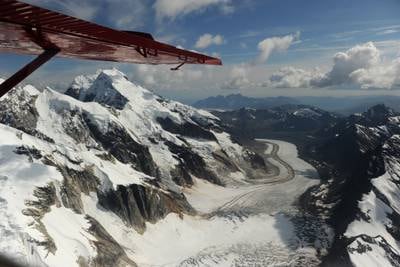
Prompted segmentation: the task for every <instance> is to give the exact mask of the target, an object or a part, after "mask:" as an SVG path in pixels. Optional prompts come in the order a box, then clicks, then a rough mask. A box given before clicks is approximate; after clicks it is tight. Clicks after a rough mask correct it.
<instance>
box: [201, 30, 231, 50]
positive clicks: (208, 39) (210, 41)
mask: <svg viewBox="0 0 400 267" xmlns="http://www.w3.org/2000/svg"><path fill="white" fill-rule="evenodd" d="M223 43H224V38H223V37H222V36H221V35H219V34H217V35H214V36H213V35H211V34H209V33H206V34H203V35H202V36H200V37H199V39H198V40H197V42H196V44H195V47H196V48H198V49H204V48H207V47H209V46H210V45H221V44H223Z"/></svg>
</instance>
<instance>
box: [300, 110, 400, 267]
mask: <svg viewBox="0 0 400 267" xmlns="http://www.w3.org/2000/svg"><path fill="white" fill-rule="evenodd" d="M399 133H400V124H399V117H398V114H396V113H395V112H393V111H392V110H390V109H388V108H386V107H385V106H383V105H377V106H374V107H372V108H371V109H369V110H368V111H367V112H365V113H363V114H357V115H352V116H350V117H348V118H345V119H343V120H341V121H340V122H339V123H337V124H336V125H334V126H333V127H330V128H327V129H324V130H323V131H321V133H320V134H324V135H325V140H324V141H323V142H321V143H320V144H319V145H317V146H316V148H315V150H314V152H313V153H314V155H312V157H314V158H318V161H319V162H320V163H321V165H324V168H326V169H328V170H329V171H328V173H330V179H329V180H328V181H326V182H325V183H324V184H322V185H321V186H318V187H316V188H314V191H313V190H311V199H312V200H311V201H310V202H309V203H311V206H309V207H308V208H309V209H311V210H314V211H317V212H319V213H320V214H321V216H324V217H326V218H327V220H329V222H330V224H331V225H332V226H333V228H334V229H335V241H334V243H333V246H332V248H331V251H330V253H329V255H328V257H326V259H325V261H324V264H323V266H337V265H340V266H399V264H400V261H399V259H400V257H399V256H400V250H399V247H398V245H397V244H398V242H399V240H400V239H399V237H400V236H399V235H398V233H397V232H398V227H399V226H400V224H399V221H398V216H399V215H398V209H397V200H396V197H397V196H398V195H399V194H400V189H399V187H398V182H397V181H398V174H399V168H398V166H399V165H398V163H399V159H400V158H399V156H400V154H399V151H400V142H399V136H398V134H399Z"/></svg>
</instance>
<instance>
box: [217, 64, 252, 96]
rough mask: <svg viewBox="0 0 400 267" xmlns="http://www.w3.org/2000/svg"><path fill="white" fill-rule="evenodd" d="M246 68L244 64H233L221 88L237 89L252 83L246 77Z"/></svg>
mask: <svg viewBox="0 0 400 267" xmlns="http://www.w3.org/2000/svg"><path fill="white" fill-rule="evenodd" d="M247 70H248V67H246V66H244V65H243V66H242V65H239V66H234V67H233V69H232V70H231V72H230V75H229V80H228V81H226V82H225V83H224V84H223V85H222V87H221V89H226V90H239V89H245V88H247V87H250V86H251V85H252V84H251V82H250V81H249V79H248V78H247V75H248V73H247Z"/></svg>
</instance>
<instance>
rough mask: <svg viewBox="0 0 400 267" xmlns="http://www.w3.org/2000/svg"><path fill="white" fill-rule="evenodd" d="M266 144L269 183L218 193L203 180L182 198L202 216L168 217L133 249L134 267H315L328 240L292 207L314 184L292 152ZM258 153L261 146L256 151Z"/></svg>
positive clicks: (319, 225) (310, 171)
mask: <svg viewBox="0 0 400 267" xmlns="http://www.w3.org/2000/svg"><path fill="white" fill-rule="evenodd" d="M258 142H261V143H264V144H267V145H268V147H267V149H266V150H265V154H264V157H265V159H266V160H268V162H269V164H272V165H273V166H274V168H272V170H273V171H272V173H271V175H270V176H269V177H266V178H263V179H262V180H258V181H254V180H251V181H249V180H248V181H246V182H247V184H246V185H240V186H239V185H237V186H229V187H220V186H216V185H213V184H211V183H208V182H205V181H204V180H199V179H197V180H196V184H195V185H194V186H193V187H192V188H190V189H186V191H185V195H186V197H187V199H188V200H189V202H190V204H192V206H193V207H195V208H196V209H197V210H198V211H199V213H200V215H198V216H195V217H192V216H184V217H183V219H181V218H179V217H178V216H177V215H176V214H170V215H168V216H167V217H166V218H165V219H164V220H162V221H160V222H158V223H157V224H154V225H152V224H148V225H147V230H146V232H145V233H144V234H143V235H141V236H138V237H136V238H135V240H137V242H135V243H136V244H131V251H132V254H131V255H132V258H134V259H135V261H136V262H137V264H138V265H139V266H306V265H307V266H315V265H318V263H319V260H318V256H319V255H321V254H323V253H324V252H325V251H326V248H327V247H328V246H329V243H330V240H331V238H332V233H331V230H330V229H329V228H328V226H326V225H325V224H324V223H323V222H321V221H319V220H318V219H317V218H314V217H312V216H310V215H307V214H303V213H302V212H300V211H299V209H298V207H297V200H298V198H299V197H300V195H301V194H303V193H304V192H305V191H306V190H307V189H308V188H309V187H311V186H313V185H316V184H318V183H319V180H318V174H317V172H316V170H315V169H314V168H313V167H312V166H311V165H309V164H308V163H306V162H305V161H303V160H301V159H300V158H298V154H297V149H296V147H295V146H294V145H293V144H290V143H287V142H283V141H278V140H258ZM261 143H260V145H263V144H261Z"/></svg>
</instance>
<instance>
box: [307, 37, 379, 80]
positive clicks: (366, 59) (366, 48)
mask: <svg viewBox="0 0 400 267" xmlns="http://www.w3.org/2000/svg"><path fill="white" fill-rule="evenodd" d="M380 62H381V56H380V52H379V50H378V49H377V48H376V47H375V45H374V44H373V43H372V42H368V43H365V44H362V45H356V46H354V47H352V48H350V49H349V50H347V51H346V52H339V53H336V54H335V56H334V57H333V67H332V70H331V71H329V72H328V73H326V75H325V76H324V77H323V78H322V79H321V80H320V81H319V82H316V84H315V85H317V86H319V87H326V86H332V85H340V84H345V83H350V82H351V77H350V75H351V73H352V72H354V71H357V70H360V69H369V68H372V67H374V66H377V65H379V64H380Z"/></svg>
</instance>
